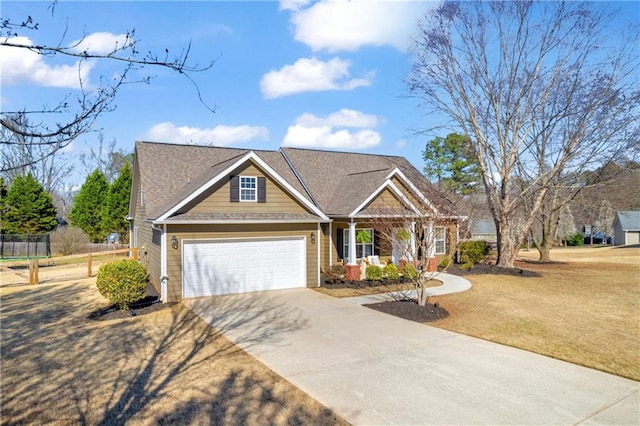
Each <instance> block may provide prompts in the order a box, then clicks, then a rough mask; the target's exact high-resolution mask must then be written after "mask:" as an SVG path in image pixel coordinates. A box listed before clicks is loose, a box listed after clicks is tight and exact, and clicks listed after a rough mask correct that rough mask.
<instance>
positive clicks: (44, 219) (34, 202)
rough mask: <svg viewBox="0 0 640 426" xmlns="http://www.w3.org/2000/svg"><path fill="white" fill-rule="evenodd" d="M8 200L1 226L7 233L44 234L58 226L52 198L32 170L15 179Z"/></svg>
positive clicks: (6, 199) (5, 201)
mask: <svg viewBox="0 0 640 426" xmlns="http://www.w3.org/2000/svg"><path fill="white" fill-rule="evenodd" d="M2 186H4V182H3V183H2ZM5 203H6V208H4V209H3V214H2V228H3V231H4V232H5V233H7V234H44V233H47V232H49V231H51V230H53V229H55V227H56V226H58V221H57V220H56V208H55V207H54V205H53V197H52V196H51V194H48V193H47V192H45V190H44V189H43V188H42V185H40V183H39V182H38V181H37V180H36V179H35V178H34V177H33V175H31V173H29V174H27V175H26V176H17V177H16V178H15V179H14V180H13V183H12V184H11V187H10V188H9V190H8V191H7V194H6V198H4V197H3V204H5Z"/></svg>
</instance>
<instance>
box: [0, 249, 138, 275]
mask: <svg viewBox="0 0 640 426" xmlns="http://www.w3.org/2000/svg"><path fill="white" fill-rule="evenodd" d="M124 253H127V254H128V257H130V258H131V259H133V260H138V257H139V249H138V248H137V247H134V248H124V249H118V250H109V251H101V252H94V253H84V254H74V255H70V256H61V257H54V258H47V259H29V260H20V261H14V262H5V263H3V264H2V265H3V266H4V267H8V268H18V269H19V268H28V269H29V284H39V283H40V271H41V269H40V267H41V266H43V267H45V266H46V267H47V268H46V269H48V267H52V266H55V264H56V263H62V265H60V267H61V266H64V265H74V264H75V265H81V264H83V263H85V262H86V271H87V273H86V277H92V276H93V269H94V268H93V267H94V264H95V263H96V262H99V263H108V262H113V261H116V260H119V259H117V258H115V259H104V258H103V259H98V258H101V257H104V256H115V255H119V254H124ZM73 259H78V262H77V263H73V262H69V261H70V260H71V261H73ZM85 259H86V260H85ZM76 268H77V266H76ZM70 269H72V268H71V266H70ZM74 276H76V277H79V275H74Z"/></svg>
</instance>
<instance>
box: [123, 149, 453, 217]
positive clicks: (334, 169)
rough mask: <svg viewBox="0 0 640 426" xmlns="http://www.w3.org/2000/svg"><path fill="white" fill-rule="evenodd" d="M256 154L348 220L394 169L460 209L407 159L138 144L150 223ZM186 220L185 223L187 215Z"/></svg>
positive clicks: (439, 203)
mask: <svg viewBox="0 0 640 426" xmlns="http://www.w3.org/2000/svg"><path fill="white" fill-rule="evenodd" d="M251 151H253V152H254V153H255V154H256V155H257V156H258V157H260V158H261V159H262V160H263V161H264V162H265V163H266V164H268V165H269V166H270V167H271V168H273V169H274V170H275V171H276V173H278V174H279V175H280V176H282V178H283V179H284V180H286V181H287V182H288V183H289V184H290V185H291V186H292V187H293V188H295V189H296V190H297V191H298V192H299V193H300V194H301V195H302V196H303V197H305V198H307V199H308V200H309V201H311V202H312V203H314V204H316V205H317V206H318V208H320V210H322V211H323V212H324V213H325V214H327V215H330V216H334V217H335V216H348V215H349V214H350V213H351V212H353V211H354V210H355V209H356V208H357V207H358V206H360V205H361V204H362V203H363V202H364V201H365V200H366V198H367V197H368V196H369V195H371V194H372V193H373V192H374V191H375V190H376V189H377V188H378V187H379V186H380V185H381V184H383V183H384V181H385V178H386V176H388V175H389V173H391V172H392V171H393V170H394V169H395V168H398V169H399V170H400V171H401V172H402V173H403V174H404V175H405V176H406V177H407V178H408V179H409V180H410V181H411V182H412V183H413V184H414V185H415V186H416V187H417V188H418V189H419V190H420V191H421V192H422V193H423V194H424V195H425V196H426V197H427V199H428V200H429V201H431V202H432V203H433V204H434V205H435V206H436V208H438V210H439V211H440V213H442V214H455V207H454V205H453V203H451V202H450V201H449V200H448V199H447V198H446V196H445V194H443V193H441V192H440V191H438V190H436V189H435V188H434V187H433V186H432V185H431V183H430V182H429V181H428V180H427V179H426V178H425V177H424V176H423V175H422V173H420V172H419V171H418V170H417V169H416V168H415V167H413V166H412V165H411V163H409V162H408V161H407V160H406V159H405V158H403V157H396V156H384V155H372V154H359V153H346V152H335V151H318V150H310V149H298V148H283V149H282V150H281V151H266V150H248V149H237V148H221V147H212V146H199V145H178V144H168V143H156V142H137V143H136V154H137V157H136V161H137V165H138V169H139V172H140V184H141V188H142V191H143V193H144V202H145V209H146V216H147V217H148V218H150V219H156V218H158V217H160V216H161V215H162V214H164V213H166V212H167V211H169V210H170V209H171V208H173V207H174V206H176V205H177V204H178V203H180V202H181V201H182V200H184V199H185V198H186V197H188V196H189V195H190V194H191V193H193V192H194V191H195V190H197V189H198V188H200V187H201V186H202V185H204V184H205V183H206V182H207V181H209V180H210V179H212V178H214V177H215V176H217V175H218V174H219V173H220V172H222V171H223V170H225V169H226V168H228V167H230V166H231V165H233V164H234V163H235V162H236V161H238V160H239V159H240V158H242V156H244V155H246V154H247V153H249V152H251ZM182 218H183V219H185V220H186V219H187V216H183V217H182ZM193 219H194V220H196V219H197V218H193ZM233 219H234V218H229V220H233ZM245 219H250V218H245ZM202 220H205V219H202ZM212 220H217V219H212Z"/></svg>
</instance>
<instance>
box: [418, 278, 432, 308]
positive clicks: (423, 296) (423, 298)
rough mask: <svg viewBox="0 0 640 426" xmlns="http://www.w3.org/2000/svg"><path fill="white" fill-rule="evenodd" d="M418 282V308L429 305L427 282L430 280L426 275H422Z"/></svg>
mask: <svg viewBox="0 0 640 426" xmlns="http://www.w3.org/2000/svg"><path fill="white" fill-rule="evenodd" d="M416 281H417V284H418V285H417V288H416V292H417V298H418V306H425V305H426V304H427V299H428V297H427V281H429V279H428V278H427V277H425V276H424V273H420V276H419V277H418V279H417V280H416Z"/></svg>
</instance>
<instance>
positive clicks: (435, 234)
mask: <svg viewBox="0 0 640 426" xmlns="http://www.w3.org/2000/svg"><path fill="white" fill-rule="evenodd" d="M433 231H434V232H433V245H434V250H435V254H446V253H447V230H446V228H445V227H444V226H435V227H434V228H433ZM438 231H441V232H442V238H438ZM439 241H442V251H439V250H438V242H439Z"/></svg>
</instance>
